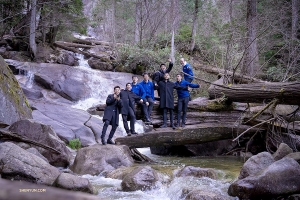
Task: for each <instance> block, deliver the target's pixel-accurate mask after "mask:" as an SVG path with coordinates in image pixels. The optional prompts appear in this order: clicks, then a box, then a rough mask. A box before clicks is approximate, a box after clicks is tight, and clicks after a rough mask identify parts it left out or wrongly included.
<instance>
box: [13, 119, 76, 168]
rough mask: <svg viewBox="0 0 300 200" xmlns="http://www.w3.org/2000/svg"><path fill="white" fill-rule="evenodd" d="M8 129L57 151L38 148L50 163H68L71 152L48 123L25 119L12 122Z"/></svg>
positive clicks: (61, 165)
mask: <svg viewBox="0 0 300 200" xmlns="http://www.w3.org/2000/svg"><path fill="white" fill-rule="evenodd" d="M9 131H11V132H14V133H16V134H17V135H19V136H23V137H26V138H28V139H30V140H33V141H36V142H38V143H41V144H44V145H47V146H49V147H52V148H54V149H56V150H57V151H59V152H60V153H59V154H58V153H56V152H53V151H52V150H49V149H44V148H38V150H39V152H40V153H41V154H42V155H43V156H45V157H46V158H47V159H48V161H49V163H50V164H51V165H54V166H57V167H67V166H68V165H69V164H70V159H71V152H70V151H69V150H68V148H67V147H66V144H65V143H64V142H63V141H61V140H60V139H59V138H58V137H57V135H56V133H55V132H54V131H53V129H52V128H51V127H50V126H49V125H45V124H42V123H39V122H36V121H34V120H32V119H25V120H20V121H17V122H15V123H14V124H12V125H11V126H10V127H9Z"/></svg>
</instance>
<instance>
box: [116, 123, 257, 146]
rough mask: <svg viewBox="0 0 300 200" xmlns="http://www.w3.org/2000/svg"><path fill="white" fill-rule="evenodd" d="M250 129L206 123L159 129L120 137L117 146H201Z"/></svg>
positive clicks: (252, 131)
mask: <svg viewBox="0 0 300 200" xmlns="http://www.w3.org/2000/svg"><path fill="white" fill-rule="evenodd" d="M248 128H249V126H246V125H239V126H235V125H234V124H232V123H231V124H215V123H213V124H212V123H206V124H199V125H191V126H186V127H185V128H184V129H176V130H173V129H171V128H159V129H157V130H153V131H150V132H148V133H144V134H138V135H135V136H127V137H119V138H116V139H115V142H116V144H119V145H127V146H128V147H130V148H142V147H153V146H177V145H186V144H201V143H205V142H212V141H217V140H225V139H233V138H234V137H236V136H237V133H239V132H242V131H245V130H247V129H248ZM260 130H261V129H257V128H253V129H251V130H249V131H248V132H247V134H253V133H256V132H257V131H260Z"/></svg>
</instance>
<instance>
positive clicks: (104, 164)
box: [70, 144, 134, 175]
mask: <svg viewBox="0 0 300 200" xmlns="http://www.w3.org/2000/svg"><path fill="white" fill-rule="evenodd" d="M133 163H134V161H133V159H132V157H131V153H130V150H129V148H128V147H127V146H121V145H101V144H95V145H92V146H89V147H85V148H82V149H79V150H78V152H77V155H76V157H75V160H74V163H73V165H72V166H70V169H71V170H72V171H73V172H75V173H77V174H81V175H83V174H91V175H98V174H100V173H102V174H107V173H109V172H111V171H113V170H114V169H117V168H119V167H122V166H125V167H128V166H131V165H133Z"/></svg>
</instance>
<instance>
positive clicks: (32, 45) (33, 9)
mask: <svg viewBox="0 0 300 200" xmlns="http://www.w3.org/2000/svg"><path fill="white" fill-rule="evenodd" d="M30 14H31V16H30V30H29V32H30V34H29V45H30V51H31V53H32V57H33V58H35V56H36V42H35V30H36V20H35V19H36V0H31V13H30Z"/></svg>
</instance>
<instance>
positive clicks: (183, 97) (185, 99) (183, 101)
mask: <svg viewBox="0 0 300 200" xmlns="http://www.w3.org/2000/svg"><path fill="white" fill-rule="evenodd" d="M176 79H177V81H176V82H175V85H176V86H181V87H187V86H188V87H191V88H199V87H200V85H199V84H193V83H190V82H188V81H186V80H182V76H181V74H177V75H176ZM177 96H178V109H177V125H176V127H179V126H180V120H181V119H182V124H181V127H185V123H186V111H187V106H188V103H189V99H190V93H189V91H188V90H177ZM181 112H182V118H181Z"/></svg>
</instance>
